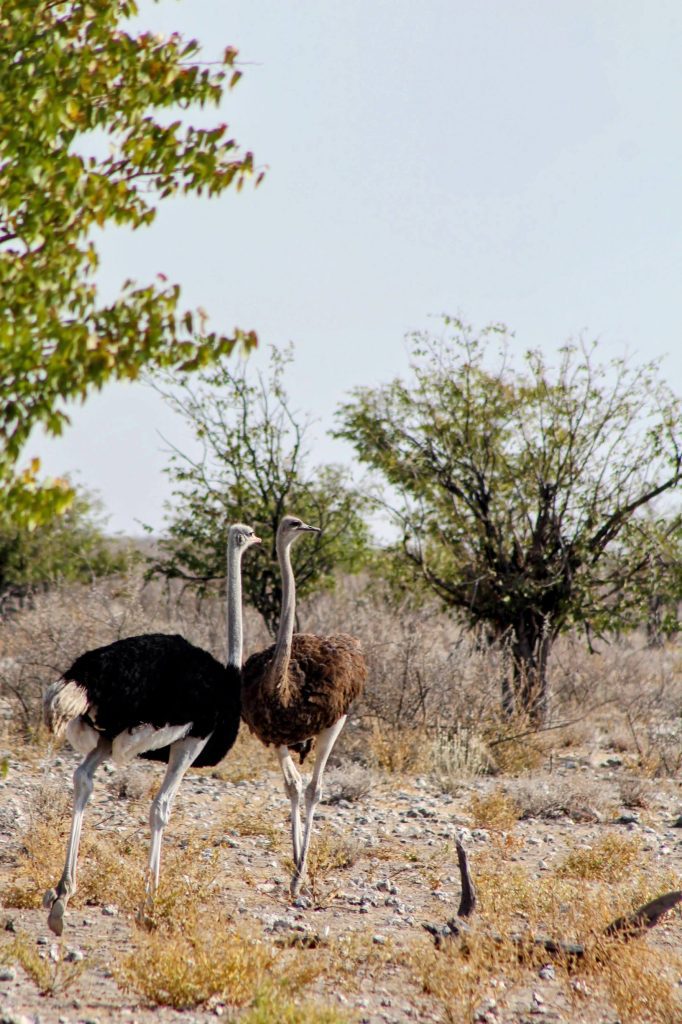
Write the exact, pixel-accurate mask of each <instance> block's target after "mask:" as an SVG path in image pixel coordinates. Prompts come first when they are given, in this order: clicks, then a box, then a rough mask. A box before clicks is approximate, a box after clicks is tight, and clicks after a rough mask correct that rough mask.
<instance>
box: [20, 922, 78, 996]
mask: <svg viewBox="0 0 682 1024" xmlns="http://www.w3.org/2000/svg"><path fill="white" fill-rule="evenodd" d="M53 952H54V956H53V955H52V953H53ZM62 952H63V951H62V949H61V947H60V946H58V945H55V946H53V949H52V950H50V951H49V952H47V951H46V952H43V954H42V955H41V954H40V952H39V951H38V949H37V948H36V945H35V943H34V942H32V941H31V939H30V938H29V937H28V936H27V935H24V934H23V933H22V932H19V933H18V934H17V936H16V938H14V939H13V940H12V941H11V942H10V943H9V944H8V945H7V946H5V948H4V949H3V951H2V956H1V958H0V959H1V960H2V962H3V963H8V964H18V965H19V966H20V967H21V968H22V969H23V970H24V971H25V972H26V974H27V975H28V977H29V978H30V979H31V981H32V982H33V984H34V985H35V986H36V988H37V989H38V991H39V992H40V994H41V995H42V996H54V995H57V994H61V993H63V992H66V991H67V990H68V989H69V988H70V987H71V986H72V985H73V984H74V982H76V981H77V980H78V979H79V978H80V976H81V974H82V973H83V971H84V970H85V969H86V967H87V966H88V963H87V961H86V960H80V961H78V962H70V961H69V962H65V961H64V959H63V957H62Z"/></svg>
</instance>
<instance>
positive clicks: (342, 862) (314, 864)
mask: <svg viewBox="0 0 682 1024" xmlns="http://www.w3.org/2000/svg"><path fill="white" fill-rule="evenodd" d="M359 855H360V847H359V845H358V843H357V842H355V841H354V840H353V839H347V838H341V837H339V836H337V835H334V833H332V832H331V831H330V830H329V829H328V828H325V829H324V830H323V831H321V832H318V833H317V834H316V835H315V836H313V837H312V839H311V841H310V851H309V854H308V881H309V884H310V888H311V890H312V894H313V900H314V902H315V903H317V902H318V901H319V900H320V898H321V895H322V893H321V886H322V883H323V882H325V881H327V880H328V879H329V876H330V875H333V874H334V873H335V872H337V871H344V870H347V869H348V868H350V867H352V866H353V865H354V864H355V863H356V862H357V859H358V857H359ZM292 867H293V865H292Z"/></svg>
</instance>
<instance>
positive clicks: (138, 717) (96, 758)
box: [43, 523, 260, 935]
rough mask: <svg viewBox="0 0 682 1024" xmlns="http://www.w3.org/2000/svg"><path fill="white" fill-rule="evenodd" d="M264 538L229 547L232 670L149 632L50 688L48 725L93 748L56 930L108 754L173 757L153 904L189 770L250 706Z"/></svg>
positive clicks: (154, 846) (235, 529) (52, 922)
mask: <svg viewBox="0 0 682 1024" xmlns="http://www.w3.org/2000/svg"><path fill="white" fill-rule="evenodd" d="M258 543H260V538H259V537H256V535H255V533H254V532H253V530H252V529H251V527H250V526H243V525H242V524H240V523H238V524H235V525H233V526H231V527H230V529H229V531H228V544H227V646H228V653H227V666H225V665H221V664H220V662H218V661H216V659H215V658H214V657H213V656H212V655H211V654H209V653H208V652H207V651H204V650H202V649H201V648H199V647H195V646H194V645H193V644H190V643H189V642H188V641H187V640H185V639H183V637H181V636H177V635H175V636H169V635H166V634H164V633H147V634H145V635H143V636H131V637H127V638H126V639H124V640H117V641H116V642H115V643H113V644H109V645H108V646H106V647H98V648H97V649H96V650H94V651H87V652H86V653H85V654H82V655H81V656H80V658H77V659H76V661H75V662H74V663H73V665H72V666H71V668H69V669H67V671H66V672H65V673H64V675H63V676H62V677H61V679H58V680H57V682H55V683H53V684H52V685H51V686H50V687H48V689H47V692H46V694H45V700H44V712H45V721H46V723H47V725H48V726H49V728H50V729H51V730H52V732H54V733H55V735H57V736H59V735H61V734H62V733H66V737H67V739H68V740H69V742H70V743H71V745H72V746H73V747H74V748H75V749H76V750H78V751H80V752H81V753H83V754H85V755H86V756H85V758H84V760H83V761H82V762H81V764H80V765H79V766H78V768H77V769H76V771H75V773H74V777H73V781H74V802H73V819H72V822H71V834H70V836H69V842H68V845H67V849H66V863H65V865H64V872H63V874H62V877H61V878H60V880H59V882H58V884H57V887H56V889H49V890H48V892H46V893H45V898H44V900H43V905H44V906H45V907H46V908H47V909H49V911H50V913H49V915H48V919H47V923H48V925H49V927H50V928H51V929H52V931H53V932H54V933H55V934H56V935H61V934H62V931H63V928H64V911H65V910H66V905H67V903H68V900H69V897H70V896H71V895H72V894H73V893H74V892H75V890H76V862H77V860H78V844H79V841H80V834H81V828H82V824H83V813H84V811H85V807H86V805H87V803H88V800H89V799H90V796H91V794H92V789H93V780H94V774H95V771H96V770H97V768H98V767H99V765H100V764H101V763H102V762H103V761H105V760H106V759H107V758H108V757H111V759H112V760H113V761H114V762H116V763H117V764H125V763H127V762H128V761H130V760H131V759H132V758H133V757H135V756H136V755H141V756H142V757H146V758H150V759H151V760H154V761H164V762H167V763H168V768H167V770H166V774H165V776H164V779H163V782H162V783H161V788H160V789H159V791H158V793H157V794H156V797H155V798H154V800H153V801H152V806H151V811H150V815H149V824H150V828H151V845H150V850H149V866H148V869H147V881H146V903H145V906H146V908H147V909H148V908H150V907H151V905H152V902H153V898H154V893H155V891H156V888H157V886H158V882H159V866H160V858H161V839H162V836H163V830H164V828H165V826H166V825H167V824H168V819H169V817H170V812H171V807H172V805H173V800H174V799H175V795H176V793H177V791H178V788H179V786H180V783H181V781H182V778H183V776H184V774H185V772H186V771H187V769H188V768H189V767H190V765H194V766H195V767H202V766H205V765H214V764H217V763H218V762H219V761H220V760H221V759H222V758H223V757H224V756H225V754H226V753H227V752H228V750H229V749H230V748H231V746H232V744H233V743H234V741H235V739H236V738H237V732H238V729H239V720H240V712H241V700H240V684H241V665H242V597H241V559H242V555H243V554H244V552H245V551H246V550H247V548H249V547H250V546H251V545H252V544H258Z"/></svg>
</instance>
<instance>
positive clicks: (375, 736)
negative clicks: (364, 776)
mask: <svg viewBox="0 0 682 1024" xmlns="http://www.w3.org/2000/svg"><path fill="white" fill-rule="evenodd" d="M367 745H368V748H369V753H370V757H371V759H372V761H373V763H374V764H375V765H376V766H377V768H381V769H383V770H384V771H386V772H390V773H392V774H396V775H403V774H405V773H407V772H418V771H422V770H426V769H427V768H428V761H429V746H430V744H429V739H428V736H427V734H426V731H425V730H424V729H406V728H404V727H400V726H397V725H390V724H389V723H388V722H384V721H382V720H380V719H373V720H372V726H371V732H370V734H369V736H368V740H367Z"/></svg>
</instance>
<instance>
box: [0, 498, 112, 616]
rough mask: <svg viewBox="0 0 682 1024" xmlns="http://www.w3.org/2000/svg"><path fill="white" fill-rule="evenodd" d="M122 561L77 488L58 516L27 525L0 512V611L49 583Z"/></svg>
mask: <svg viewBox="0 0 682 1024" xmlns="http://www.w3.org/2000/svg"><path fill="white" fill-rule="evenodd" d="M125 561H126V556H125V553H124V552H123V550H122V549H120V550H116V548H114V547H112V545H111V543H110V542H108V541H107V540H106V538H105V537H104V534H103V532H102V527H101V524H100V520H99V507H98V505H97V502H96V501H95V500H94V499H93V498H92V497H91V496H90V495H88V494H87V493H86V492H84V491H82V490H74V498H73V501H72V502H71V504H70V505H69V507H68V508H67V509H66V510H65V511H64V512H63V513H62V514H60V515H55V516H53V517H52V518H51V519H49V520H47V521H45V522H41V523H40V524H38V525H37V526H36V527H35V528H33V529H29V528H28V527H27V526H26V525H25V524H24V523H22V522H21V521H19V522H16V521H13V520H12V518H11V516H10V515H9V514H8V512H7V511H3V512H0V609H2V606H3V605H4V604H5V603H7V602H9V603H10V604H11V603H12V602H13V601H15V600H16V599H17V598H19V599H23V598H24V597H25V596H26V595H27V594H30V593H31V592H34V591H35V590H36V589H37V588H40V587H44V586H45V585H47V584H50V583H54V582H57V581H59V582H73V581H76V580H90V579H92V578H93V577H94V576H104V575H107V574H109V573H112V572H116V571H119V570H120V569H122V568H123V566H124V564H125Z"/></svg>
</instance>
